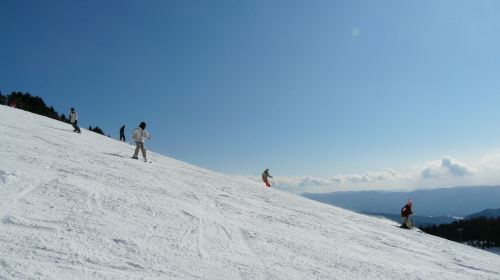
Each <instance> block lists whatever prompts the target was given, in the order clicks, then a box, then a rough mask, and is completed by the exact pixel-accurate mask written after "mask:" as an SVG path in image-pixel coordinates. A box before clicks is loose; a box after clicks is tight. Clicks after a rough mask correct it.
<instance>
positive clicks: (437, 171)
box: [421, 157, 474, 179]
mask: <svg viewBox="0 0 500 280" xmlns="http://www.w3.org/2000/svg"><path fill="white" fill-rule="evenodd" d="M472 174H474V172H473V171H472V169H471V168H470V167H469V166H467V165H466V164H464V163H462V162H460V161H458V160H456V159H453V158H450V157H444V158H442V159H441V160H437V161H431V162H428V163H427V167H426V168H425V169H424V170H423V171H422V173H421V177H422V179H433V178H443V177H462V176H468V175H472Z"/></svg>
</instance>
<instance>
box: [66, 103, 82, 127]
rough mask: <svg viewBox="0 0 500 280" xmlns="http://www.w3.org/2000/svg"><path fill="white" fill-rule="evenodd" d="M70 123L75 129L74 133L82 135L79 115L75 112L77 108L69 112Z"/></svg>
mask: <svg viewBox="0 0 500 280" xmlns="http://www.w3.org/2000/svg"><path fill="white" fill-rule="evenodd" d="M69 121H70V123H71V125H72V126H73V128H74V130H73V132H76V133H81V131H80V128H79V127H78V113H77V112H75V108H71V111H70V112H69Z"/></svg>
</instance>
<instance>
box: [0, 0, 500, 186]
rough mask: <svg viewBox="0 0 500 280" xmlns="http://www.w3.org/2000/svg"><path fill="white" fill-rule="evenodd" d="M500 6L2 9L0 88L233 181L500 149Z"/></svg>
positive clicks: (82, 4)
mask: <svg viewBox="0 0 500 280" xmlns="http://www.w3.org/2000/svg"><path fill="white" fill-rule="evenodd" d="M499 11H500V1H493V0H492V1H483V0H480V1H460V0H458V1H457V0H448V1H444V0H443V1H434V0H427V1H425V0H424V1H401V0H394V1H352V0H349V1H347V0H346V1H305V0H304V1H294V0H280V1H272V0H271V1H270V0H256V1H233V0H227V1H222V0H221V1H219V0H217V1H186V0H178V1H174V0H172V1H163V0H158V1H126V0H119V1H118V0H117V1H101V0H93V1H68V0H64V1H63V0H61V1H52V0H46V1H35V0H33V1H27V0H0V90H1V91H2V92H3V94H6V93H10V92H11V91H23V92H30V93H31V94H33V95H38V96H41V97H42V98H43V99H44V100H45V101H46V103H48V104H50V105H53V106H54V107H55V108H56V110H57V111H58V112H60V113H66V114H67V111H68V109H69V108H70V107H72V106H73V107H75V108H76V109H77V111H78V112H79V114H80V123H81V125H82V126H83V127H88V126H89V125H99V126H100V127H101V128H103V129H104V131H105V132H106V133H108V134H111V135H112V136H113V137H117V136H118V129H119V128H120V126H121V124H126V125H127V134H130V132H131V130H132V129H133V127H135V126H137V124H138V123H139V122H140V121H146V122H147V123H148V128H149V131H150V133H151V134H152V137H153V139H152V141H151V142H149V143H148V144H147V146H148V148H150V149H152V150H154V151H157V152H160V153H163V154H166V155H169V156H172V157H175V158H177V159H179V160H183V161H187V162H190V163H193V164H197V165H201V166H203V167H207V168H210V169H213V170H217V171H221V172H225V173H231V174H259V173H260V172H261V170H262V169H264V168H266V167H269V168H271V170H272V171H273V172H274V174H279V175H282V176H293V175H312V176H320V177H331V176H334V175H335V174H340V173H362V172H366V171H369V170H379V169H381V168H386V167H390V168H394V169H404V168H409V166H411V165H414V164H419V163H423V162H425V161H427V160H432V159H436V158H439V157H441V156H443V155H450V156H454V157H458V158H461V159H464V158H465V159H466V158H473V157H475V156H476V155H480V154H481V153H485V152H486V151H488V150H491V149H496V148H498V147H499V146H500V145H499V143H500V36H499V35H500V16H499Z"/></svg>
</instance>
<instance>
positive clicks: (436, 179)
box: [249, 150, 500, 193]
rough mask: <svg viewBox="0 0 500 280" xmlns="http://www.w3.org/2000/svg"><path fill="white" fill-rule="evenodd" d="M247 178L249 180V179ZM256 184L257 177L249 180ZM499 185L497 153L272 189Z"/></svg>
mask: <svg viewBox="0 0 500 280" xmlns="http://www.w3.org/2000/svg"><path fill="white" fill-rule="evenodd" d="M249 178H250V177H249ZM251 179H252V180H254V181H256V182H260V180H259V178H255V177H253V178H251ZM499 183H500V150H498V151H494V152H492V153H490V154H488V155H486V156H484V157H483V158H482V159H481V160H480V161H479V162H477V163H465V162H462V161H460V160H458V159H455V158H452V157H449V156H445V157H442V158H441V159H438V160H432V161H429V162H427V163H425V164H424V165H423V166H421V167H419V168H415V169H414V170H412V171H409V172H407V173H400V172H397V171H396V170H394V169H391V168H384V169H381V170H380V171H369V172H365V173H362V174H340V175H337V176H334V177H332V178H328V179H324V178H317V177H312V176H294V177H279V176H276V177H275V178H274V179H273V180H272V184H273V187H275V188H278V189H282V190H286V191H290V192H294V193H303V192H334V191H359V190H393V191H396V190H415V189H426V188H440V187H453V186H471V185H498V184H499Z"/></svg>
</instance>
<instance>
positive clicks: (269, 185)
mask: <svg viewBox="0 0 500 280" xmlns="http://www.w3.org/2000/svg"><path fill="white" fill-rule="evenodd" d="M269 178H273V176H271V174H269V168H268V169H266V170H264V172H262V181H264V183H265V184H266V187H268V188H270V187H271V184H269V180H268V179H269Z"/></svg>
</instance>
